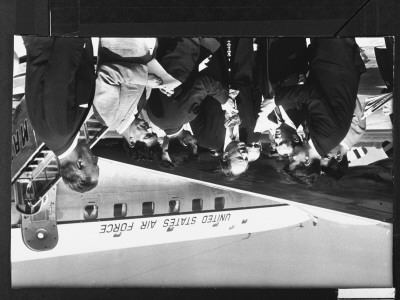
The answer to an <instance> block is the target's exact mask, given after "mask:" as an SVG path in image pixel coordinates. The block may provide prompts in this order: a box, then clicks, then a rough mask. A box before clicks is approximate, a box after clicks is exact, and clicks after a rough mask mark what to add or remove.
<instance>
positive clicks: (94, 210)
mask: <svg viewBox="0 0 400 300" xmlns="http://www.w3.org/2000/svg"><path fill="white" fill-rule="evenodd" d="M98 216H99V207H98V206H97V205H86V206H85V211H84V212H83V217H84V219H85V220H94V219H97V217H98Z"/></svg>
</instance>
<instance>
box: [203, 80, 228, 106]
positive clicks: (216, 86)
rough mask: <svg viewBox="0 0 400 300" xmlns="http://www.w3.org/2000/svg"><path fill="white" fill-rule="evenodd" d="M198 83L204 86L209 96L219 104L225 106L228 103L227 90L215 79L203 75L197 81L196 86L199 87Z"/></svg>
mask: <svg viewBox="0 0 400 300" xmlns="http://www.w3.org/2000/svg"><path fill="white" fill-rule="evenodd" d="M196 83H200V84H201V85H203V86H204V89H205V91H206V92H207V95H209V96H212V97H213V98H214V99H216V100H217V101H218V102H219V103H221V104H225V103H226V101H228V98H229V93H228V91H227V89H225V88H224V87H223V86H222V84H221V82H220V81H218V80H215V79H214V78H213V77H211V76H209V75H202V76H200V77H199V78H198V79H197V80H196V82H195V86H196V85H197V84H196Z"/></svg>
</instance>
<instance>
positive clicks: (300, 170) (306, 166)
mask: <svg viewBox="0 0 400 300" xmlns="http://www.w3.org/2000/svg"><path fill="white" fill-rule="evenodd" d="M283 172H285V173H286V174H288V175H289V176H290V177H291V178H292V179H293V180H295V181H296V182H299V183H303V184H306V185H311V184H313V183H314V182H315V181H316V180H317V179H318V178H319V176H320V175H321V164H320V160H319V159H313V160H310V161H308V162H307V163H304V162H297V163H296V164H295V165H292V163H290V164H289V165H287V166H286V167H285V168H284V169H283Z"/></svg>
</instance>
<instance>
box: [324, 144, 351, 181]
mask: <svg viewBox="0 0 400 300" xmlns="http://www.w3.org/2000/svg"><path fill="white" fill-rule="evenodd" d="M348 168H349V161H348V159H347V155H346V151H345V149H344V147H342V146H341V145H339V146H337V147H335V148H334V149H332V150H331V151H330V152H329V153H328V154H327V155H325V156H324V157H323V158H322V159H321V170H322V172H324V173H325V174H326V175H328V176H330V177H333V178H335V179H340V178H342V176H343V175H344V173H345V172H346V170H347V169H348Z"/></svg>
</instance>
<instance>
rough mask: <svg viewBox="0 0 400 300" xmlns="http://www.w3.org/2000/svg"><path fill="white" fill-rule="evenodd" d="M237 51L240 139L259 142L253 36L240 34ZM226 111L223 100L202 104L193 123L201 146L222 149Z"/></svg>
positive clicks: (235, 81)
mask: <svg viewBox="0 0 400 300" xmlns="http://www.w3.org/2000/svg"><path fill="white" fill-rule="evenodd" d="M233 44H234V45H236V47H235V49H234V50H235V51H234V53H235V55H234V57H233V66H232V76H231V79H232V88H234V89H237V90H239V94H238V96H237V97H236V103H237V108H238V110H239V117H240V119H241V121H242V123H241V124H240V125H239V139H240V140H241V141H243V142H245V143H252V142H258V141H259V139H260V134H259V133H255V132H254V128H255V124H256V118H255V116H256V115H257V114H256V113H255V111H256V110H257V109H258V108H257V107H256V105H255V102H254V82H253V73H254V72H253V71H254V67H255V62H254V60H253V59H254V52H253V40H252V39H248V38H241V39H238V40H235V41H234V43H233ZM224 123H225V112H224V111H223V110H222V108H221V105H220V103H218V102H217V101H215V100H213V99H212V98H207V99H206V100H205V101H204V103H203V104H202V105H201V106H200V108H199V113H198V116H197V118H196V119H195V120H193V121H192V122H191V123H190V125H191V127H192V130H193V133H194V135H195V136H196V138H197V143H198V145H199V146H201V147H203V148H208V149H215V150H223V146H224V141H225V135H226V128H225V126H224Z"/></svg>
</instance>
